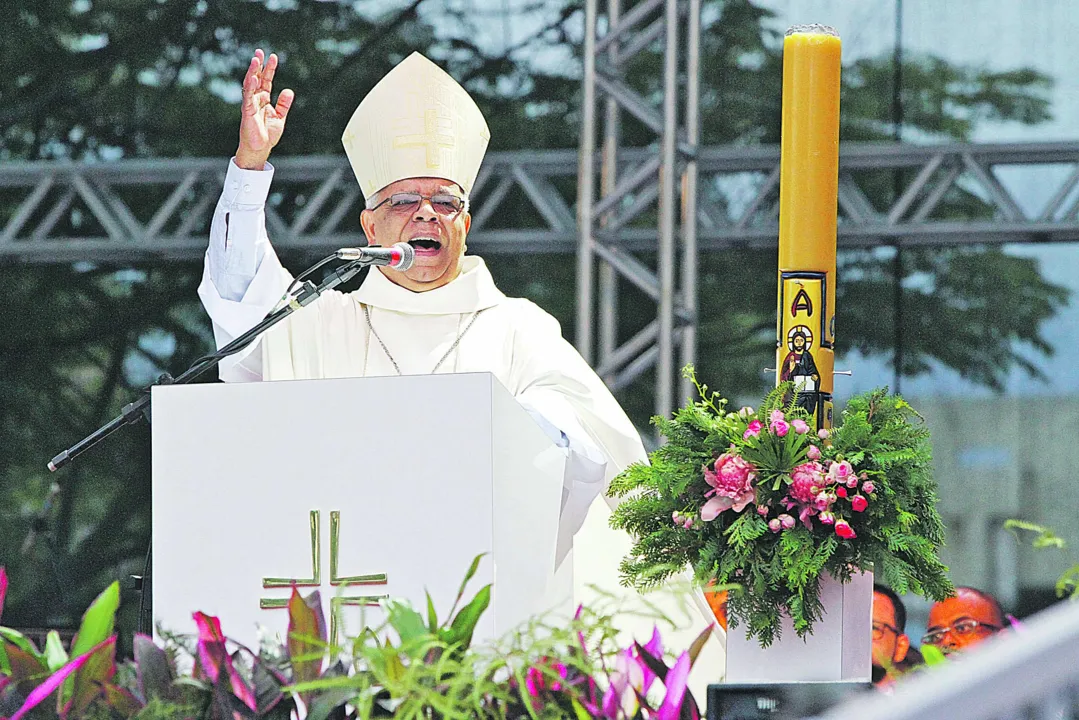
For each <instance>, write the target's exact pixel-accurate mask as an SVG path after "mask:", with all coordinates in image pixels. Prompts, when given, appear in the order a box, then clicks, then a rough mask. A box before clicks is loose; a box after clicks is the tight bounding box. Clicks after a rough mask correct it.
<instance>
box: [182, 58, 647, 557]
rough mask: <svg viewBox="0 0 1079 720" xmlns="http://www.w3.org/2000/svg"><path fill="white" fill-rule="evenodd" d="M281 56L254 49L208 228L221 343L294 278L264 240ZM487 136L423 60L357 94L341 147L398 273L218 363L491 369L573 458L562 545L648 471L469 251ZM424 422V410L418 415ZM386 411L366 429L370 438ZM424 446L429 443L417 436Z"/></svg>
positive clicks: (237, 372)
mask: <svg viewBox="0 0 1079 720" xmlns="http://www.w3.org/2000/svg"><path fill="white" fill-rule="evenodd" d="M277 66H278V61H277V56H276V55H270V56H269V57H266V55H265V54H264V53H263V51H262V50H258V51H256V53H255V57H253V58H252V59H251V62H250V64H249V66H248V70H247V75H246V77H245V78H244V83H243V101H242V105H241V119H240V138H239V146H238V148H237V150H236V155H235V156H234V157H233V158H232V161H231V162H230V163H229V169H228V173H227V175H226V178H225V187H224V189H223V192H222V195H221V199H220V200H219V201H218V204H217V208H216V210H215V213H214V217H213V221H212V224H211V230H210V245H209V248H208V250H207V253H206V265H205V272H204V274H203V281H202V284H201V285H200V287H199V296H200V298H201V299H202V302H203V305H204V306H205V308H206V310H207V312H208V313H209V315H210V317H211V319H212V320H213V326H214V334H215V338H216V340H217V343H218V345H219V346H221V345H223V344H225V343H227V342H229V341H230V340H231V339H233V338H235V337H236V336H238V335H240V334H241V333H243V332H245V331H246V330H247V329H248V328H250V327H251V326H253V325H254V324H255V323H256V322H258V321H259V320H260V319H261V318H262V317H263V316H264V315H265V314H266V313H267V312H268V311H269V310H271V309H272V308H273V307H274V306H275V305H276V304H277V303H278V302H279V300H280V299H281V297H282V295H283V294H284V293H285V291H286V288H288V286H289V284H290V283H291V282H292V276H291V275H290V273H289V272H288V271H287V270H285V268H284V267H283V266H282V265H281V263H280V262H279V261H278V259H277V256H276V254H275V253H274V250H273V247H272V246H271V245H270V241H269V238H268V237H267V233H266V223H265V203H266V197H267V194H268V192H269V187H270V181H271V179H272V177H273V167H272V166H271V165H270V164H269V162H268V159H269V156H270V151H271V150H272V149H273V147H274V146H275V145H276V144H277V142H278V140H280V138H281V135H282V133H283V131H284V127H285V120H286V117H287V115H288V112H289V109H290V107H291V106H292V104H293V100H294V94H293V92H292V91H291V90H283V91H282V92H281V93H280V95H279V96H278V99H277V103H276V105H275V104H273V103H272V102H271V97H270V93H271V90H272V84H273V77H274V73H275V72H276V70H277ZM489 140H490V131H489V129H488V127H487V123H486V121H485V120H484V118H483V115H482V114H481V113H480V110H479V108H478V107H477V106H476V103H475V102H474V101H473V100H472V98H471V97H469V95H468V93H467V92H465V90H464V88H462V87H461V86H460V85H458V84H457V82H456V81H454V80H453V78H452V77H450V76H449V75H448V74H447V73H446V72H444V71H443V70H442V69H441V68H439V67H438V66H437V65H435V64H434V63H432V62H431V61H430V60H428V59H427V58H425V57H423V56H422V55H420V54H419V53H413V54H412V55H411V56H409V57H408V58H406V59H405V60H403V61H402V62H401V63H399V64H398V65H397V66H396V67H395V68H393V70H391V71H390V72H389V73H388V74H387V75H386V76H385V77H384V78H382V80H380V81H379V82H378V83H377V84H376V85H375V87H374V88H373V89H372V90H371V91H370V92H369V93H368V95H367V96H366V97H365V98H364V100H363V102H361V103H360V105H359V107H358V108H357V109H356V111H355V113H354V114H353V116H352V118H351V120H350V121H349V123H348V125H347V126H346V127H345V129H344V133H343V136H342V144H343V145H344V149H345V153H346V155H347V156H348V158H349V162H350V163H351V165H352V169H353V171H354V173H355V175H356V179H357V181H358V182H359V185H360V190H361V191H362V194H363V198H364V209H363V210H362V212H361V214H360V224H361V226H362V228H363V232H364V234H365V235H366V237H367V240H368V242H369V243H371V244H372V245H381V246H383V247H388V246H391V245H394V244H396V243H408V244H409V245H411V246H412V247H413V249H414V251H415V260H414V263H413V264H412V265H411V267H409V268H407V269H406V270H404V271H400V270H396V269H393V268H390V267H378V268H377V269H375V270H372V271H370V272H369V273H368V275H367V277H366V279H365V280H364V282H363V283H362V284H361V286H360V288H359V289H358V290H357V291H355V292H352V293H340V292H336V291H330V292H327V293H325V294H323V295H322V296H321V297H320V298H319V299H318V300H317V301H316V302H315V303H314V304H312V305H311V306H309V307H306V308H304V309H303V310H302V311H300V312H297V313H295V314H293V315H292V316H290V317H289V318H287V319H286V321H284V322H282V323H280V324H278V325H277V326H275V327H274V328H272V329H271V330H270V331H269V332H267V333H266V334H265V335H264V336H263V337H262V338H261V339H260V341H259V342H258V343H257V344H256V345H254V346H252V347H251V348H249V349H248V350H247V351H245V352H244V353H241V354H239V355H237V356H234V358H231V359H229V360H227V361H225V362H222V363H221V369H220V375H221V379H222V380H225V381H241V382H242V381H253V380H293V379H315V378H341V377H366V376H380V375H381V376H385V375H421V374H433V373H454V372H491V373H493V374H494V375H495V376H496V377H497V378H498V379H499V381H500V382H501V383H502V384H503V385H504V386H505V387H506V388H507V389H508V390H509V391H510V392H511V393H513V395H514V397H516V398H517V400H518V401H519V402H520V403H521V404H522V405H523V406H524V407H525V409H526V410H528V411H529V412H530V413H531V414H532V415H533V417H535V418H536V420H537V422H538V423H539V424H540V425H541V426H542V427H543V428H544V429H545V430H546V431H547V433H548V434H549V435H550V436H551V438H552V440H554V441H555V442H556V444H558V445H559V446H561V447H562V448H563V449H564V452H565V453H566V455H567V458H568V462H567V466H566V467H567V472H566V479H565V483H564V490H563V509H562V517H561V522H560V534H559V545H560V548H562V549H565V548H568V545H569V539H570V538H572V536H573V533H574V532H576V531H577V530H578V529H579V528H580V527H581V525H582V523H583V522H584V520H585V516H586V514H587V512H588V510H589V508H590V506H591V504H592V501H593V500H595V499H596V497H597V496H598V495H600V494H601V493H602V492H603V491H604V489H605V488H606V487H607V483H608V482H609V481H610V480H611V478H613V477H614V476H615V475H616V474H618V473H619V472H621V471H622V470H623V469H625V468H626V467H627V466H628V465H630V464H631V463H634V462H637V461H642V460H645V459H646V454H645V451H644V447H643V446H642V444H641V440H640V437H639V435H638V434H637V431H636V429H635V428H634V426H633V424H632V423H631V422H630V421H629V419H628V418H627V417H626V414H625V413H624V412H623V411H622V408H621V407H620V406H619V405H618V403H617V401H615V399H614V397H613V396H612V395H611V394H610V392H609V391H608V390H607V388H606V386H604V384H603V382H602V381H601V380H600V379H599V378H598V377H597V376H596V374H595V373H594V372H593V371H592V369H591V368H590V367H589V366H588V365H587V363H585V362H584V360H583V359H582V358H581V356H580V355H579V354H578V353H577V352H576V351H575V350H574V349H573V347H572V346H571V345H570V344H569V343H567V342H566V341H565V340H564V339H563V338H562V335H561V330H560V328H559V326H558V322H557V321H556V320H555V319H554V318H552V317H551V316H550V315H548V314H547V313H546V312H544V311H543V310H541V309H540V308H539V307H537V306H536V305H534V304H533V303H531V302H529V301H527V300H522V299H515V298H507V297H506V296H505V295H503V294H502V292H501V291H499V289H498V288H497V287H495V284H494V281H493V279H492V278H491V274H490V272H488V270H487V267H486V266H485V265H484V263H483V260H482V259H481V258H478V257H475V256H466V255H465V249H466V247H465V239H466V237H467V235H468V230H469V227H470V225H471V222H472V220H471V215H470V214H469V211H468V209H469V204H468V193H469V192H470V191H471V189H472V186H473V184H474V183H475V180H476V177H477V174H478V172H479V167H480V163H481V161H482V160H483V156H484V154H485V152H486V149H487V144H488V141H489ZM415 410H416V412H417V413H422V412H423V411H424V408H422V407H417V408H415ZM377 416H378V409H377V408H370V409H367V413H365V418H366V419H367V420H369V421H370V423H371V425H370V426H369V427H370V429H371V430H375V429H377ZM417 441H422V438H417Z"/></svg>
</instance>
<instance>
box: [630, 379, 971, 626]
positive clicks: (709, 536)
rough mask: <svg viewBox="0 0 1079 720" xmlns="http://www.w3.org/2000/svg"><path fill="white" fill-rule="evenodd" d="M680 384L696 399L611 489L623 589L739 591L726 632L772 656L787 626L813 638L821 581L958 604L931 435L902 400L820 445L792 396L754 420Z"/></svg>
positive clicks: (824, 435) (889, 399)
mask: <svg viewBox="0 0 1079 720" xmlns="http://www.w3.org/2000/svg"><path fill="white" fill-rule="evenodd" d="M685 374H686V377H687V378H689V379H691V380H692V381H693V383H694V384H695V385H696V387H697V390H698V392H699V394H700V399H699V400H697V401H694V402H690V403H689V404H687V405H686V406H685V407H683V408H681V409H680V410H678V411H677V412H676V413H675V414H674V416H673V417H672V418H669V419H668V418H655V419H654V420H653V422H654V423H655V424H656V426H657V427H658V429H659V431H660V433H662V435H664V436H665V437H666V439H667V442H666V444H665V445H663V446H662V447H660V448H659V449H658V450H656V451H655V452H653V453H652V455H651V463H650V464H648V465H645V464H638V465H634V466H632V467H630V468H629V469H627V470H626V471H625V472H624V473H623V474H622V475H620V476H619V477H618V478H616V479H615V480H614V482H613V483H612V487H611V492H612V494H614V495H616V496H619V497H621V498H623V499H622V502H621V504H620V505H619V506H618V508H617V509H616V510H615V511H614V514H613V516H612V518H611V524H612V525H613V526H614V527H617V528H622V529H625V530H627V531H628V532H629V533H630V535H631V537H632V538H633V540H634V545H633V548H632V550H631V552H630V553H629V555H627V556H626V557H625V558H624V559H623V561H622V564H621V571H622V576H623V581H624V582H625V583H626V584H629V585H632V586H635V587H637V588H640V589H648V588H651V587H655V586H657V585H658V584H660V583H661V582H663V581H664V580H666V579H667V578H669V577H671V576H672V575H674V574H676V573H679V572H681V571H682V570H684V569H685V568H687V567H688V568H691V569H692V570H693V573H694V577H695V580H696V581H697V582H699V583H700V584H701V585H702V586H708V585H711V586H714V587H724V586H736V588H737V590H738V591H737V592H732V593H731V594H730V597H729V600H728V603H729V604H728V617H729V623H730V625H731V627H735V626H737V625H738V624H739V623H744V624H745V627H746V634H747V637H756V638H757V640H758V641H759V642H760V644H761V645H762V646H764V647H767V646H768V645H770V644H771V643H772V642H774V641H775V639H776V638H777V637H778V636H779V634H780V621H781V618H782V616H784V615H788V616H790V618H791V619H792V621H793V626H794V629H795V631H796V632H797V634H798V635H799V636H802V637H804V636H805V635H806V634H807V633H811V632H812V628H813V623H814V622H816V621H817V620H818V619H820V617H821V613H822V611H823V608H822V606H821V602H820V578H821V576H822V575H823V574H824V573H828V574H830V575H831V576H833V577H835V578H836V579H838V580H840V581H846V580H849V579H850V577H851V575H852V573H854V572H857V571H861V570H873V571H874V572H875V573H876V574H877V576H878V578H880V579H881V580H882V581H883V582H885V583H887V584H888V585H890V586H891V587H893V588H895V589H896V591H897V592H900V593H905V592H916V593H919V594H922V595H926V596H928V597H931V598H933V599H943V598H945V597H947V596H948V595H950V594H951V592H952V585H951V583H950V582H949V580H948V578H947V576H946V573H947V568H946V567H945V566H944V565H943V564H941V562H940V559H939V557H938V548H939V547H940V545H941V544H942V543H943V541H944V526H943V523H942V522H941V519H940V516H939V514H938V513H937V510H936V502H937V495H936V483H935V482H934V480H933V478H932V475H931V472H930V459H931V457H930V448H929V442H928V440H929V437H928V431H927V430H926V429H925V428H924V426H923V425H922V424H921V422H920V421H921V418H920V417H919V416H918V415H917V413H915V412H914V410H913V409H912V408H911V407H910V405H908V404H907V403H906V402H905V401H904V400H902V399H901V398H899V397H896V396H891V395H888V393H887V391H886V390H877V391H874V392H871V393H868V394H865V395H861V396H858V397H855V398H853V399H852V400H851V401H850V403H849V404H848V406H847V408H846V410H845V411H844V413H843V416H842V424H841V425H840V426H839V427H837V428H835V429H833V430H831V431H829V430H821V431H820V432H814V431H813V430H812V429H811V427H810V425H809V421H810V418H809V417H808V415H807V414H806V413H805V412H804V411H803V410H802V409H801V408H800V407H798V405H797V402H796V401H797V393H796V392H795V391H794V388H793V387H792V386H791V384H789V383H787V384H784V385H781V386H780V387H777V388H776V389H775V390H774V391H773V392H771V393H770V394H769V395H768V396H767V397H766V398H765V399H764V401H763V402H762V403H761V406H760V408H759V409H758V410H754V409H753V408H749V407H745V408H742V409H741V410H739V411H737V412H730V411H728V410H727V401H726V400H725V399H724V398H722V397H720V396H719V395H718V394H716V393H714V392H710V391H709V390H708V388H707V386H704V385H701V384H700V383H698V382H697V380H696V377H695V375H694V372H693V368H692V367H687V368H686V371H685Z"/></svg>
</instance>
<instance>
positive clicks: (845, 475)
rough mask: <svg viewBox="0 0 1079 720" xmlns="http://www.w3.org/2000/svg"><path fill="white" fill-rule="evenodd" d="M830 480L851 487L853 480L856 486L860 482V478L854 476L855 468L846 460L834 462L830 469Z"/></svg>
mask: <svg viewBox="0 0 1079 720" xmlns="http://www.w3.org/2000/svg"><path fill="white" fill-rule="evenodd" d="M828 479H829V480H830V481H831V482H833V483H847V485H850V481H851V480H852V479H853V480H854V481H855V484H857V482H858V476H857V475H855V474H854V468H852V467H851V466H850V463H849V462H847V461H846V460H840V461H839V462H833V463H832V464H831V465H830V466H829V467H828Z"/></svg>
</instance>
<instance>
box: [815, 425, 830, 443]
mask: <svg viewBox="0 0 1079 720" xmlns="http://www.w3.org/2000/svg"><path fill="white" fill-rule="evenodd" d="M831 434H832V433H830V432H828V428H821V429H820V430H818V431H817V437H819V438H820V439H821V440H827V439H828V436H829V435H831Z"/></svg>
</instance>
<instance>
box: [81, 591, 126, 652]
mask: <svg viewBox="0 0 1079 720" xmlns="http://www.w3.org/2000/svg"><path fill="white" fill-rule="evenodd" d="M119 607H120V583H119V582H114V583H112V584H111V585H109V586H108V587H107V588H105V590H104V591H103V592H102V593H101V594H100V595H98V596H97V598H96V599H95V600H94V601H93V602H92V603H90V607H88V608H86V612H85V613H83V616H82V624H81V625H79V634H78V635H76V636H75V641H74V642H73V643H72V644H71V656H72V657H78V656H80V655H84V654H85V653H87V652H89V651H90V650H91V648H93V647H95V646H97V645H100V644H101V643H103V642H104V641H105V640H106V638H108V637H109V636H110V635H112V631H113V628H114V627H115V624H116V610H117V609H118V608H119Z"/></svg>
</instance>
